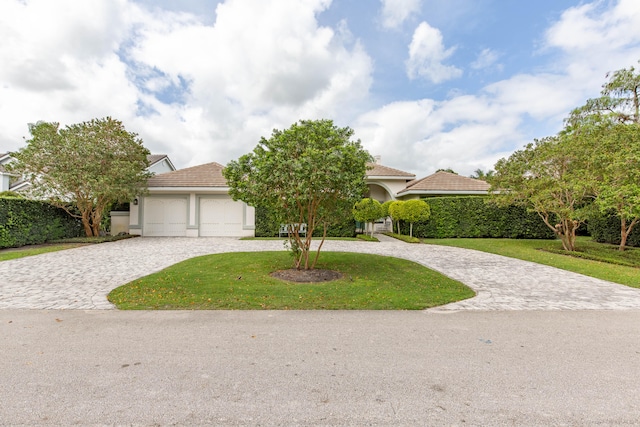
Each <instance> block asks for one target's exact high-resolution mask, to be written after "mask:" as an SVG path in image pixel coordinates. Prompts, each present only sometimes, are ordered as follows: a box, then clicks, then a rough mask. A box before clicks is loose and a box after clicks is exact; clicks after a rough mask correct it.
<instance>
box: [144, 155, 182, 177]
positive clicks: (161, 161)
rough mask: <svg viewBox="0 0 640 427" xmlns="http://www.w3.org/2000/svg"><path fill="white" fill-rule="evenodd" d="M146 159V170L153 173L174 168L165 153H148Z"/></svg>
mask: <svg viewBox="0 0 640 427" xmlns="http://www.w3.org/2000/svg"><path fill="white" fill-rule="evenodd" d="M147 160H148V161H149V167H148V168H147V170H148V171H149V172H151V173H152V174H154V175H158V174H161V173H166V172H171V171H174V170H176V167H175V166H173V163H172V162H171V160H169V156H167V155H166V154H150V155H148V156H147Z"/></svg>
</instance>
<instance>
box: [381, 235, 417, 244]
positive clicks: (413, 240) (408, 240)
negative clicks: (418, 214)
mask: <svg viewBox="0 0 640 427" xmlns="http://www.w3.org/2000/svg"><path fill="white" fill-rule="evenodd" d="M383 234H384V235H385V236H389V237H393V238H394V239H398V240H402V241H403V242H405V243H420V239H418V238H417V237H411V236H405V235H404V234H397V233H383Z"/></svg>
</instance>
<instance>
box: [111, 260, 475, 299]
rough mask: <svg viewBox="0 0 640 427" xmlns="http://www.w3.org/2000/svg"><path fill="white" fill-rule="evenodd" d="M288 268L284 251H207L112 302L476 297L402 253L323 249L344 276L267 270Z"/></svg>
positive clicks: (328, 264)
mask: <svg viewBox="0 0 640 427" xmlns="http://www.w3.org/2000/svg"><path fill="white" fill-rule="evenodd" d="M290 267H291V257H290V255H289V253H287V252H257V253H225V254H216V255H206V256H201V257H197V258H192V259H189V260H186V261H183V262H181V263H178V264H176V265H173V266H171V267H169V268H167V269H165V270H162V271H160V272H158V273H155V274H152V275H150V276H146V277H143V278H141V279H138V280H135V281H133V282H131V283H129V284H126V285H124V286H121V287H119V288H117V289H114V290H113V291H112V292H111V293H110V294H109V301H111V302H112V303H114V304H115V305H116V306H117V307H118V308H120V309H129V310H149V309H151V310H163V309H166V310H174V309H197V310H217V309H225V310H227V309H229V310H261V309H264V310H352V309H353V310H421V309H425V308H428V307H434V306H437V305H442V304H447V303H449V302H453V301H459V300H462V299H466V298H470V297H473V296H474V292H473V291H472V290H471V289H469V288H468V287H466V286H465V285H463V284H462V283H460V282H457V281H455V280H452V279H450V278H448V277H445V276H443V275H441V274H439V273H436V272H435V271H432V270H429V269H427V268H426V267H423V266H421V265H419V264H416V263H413V262H410V261H406V260H401V259H398V258H391V257H382V256H377V255H365V254H356V253H340V252H323V253H322V254H321V255H320V261H319V262H318V265H317V268H325V269H330V270H336V271H339V272H341V273H343V274H344V277H343V278H342V279H339V280H335V281H331V282H322V283H292V282H284V281H282V280H279V279H275V278H273V277H271V276H269V274H270V273H271V272H273V271H277V270H282V269H288V268H290Z"/></svg>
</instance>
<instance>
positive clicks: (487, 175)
mask: <svg viewBox="0 0 640 427" xmlns="http://www.w3.org/2000/svg"><path fill="white" fill-rule="evenodd" d="M494 173H495V171H493V170H492V169H489V170H488V171H486V172H485V171H484V170H482V169H476V170H475V171H474V172H473V174H471V175H470V176H469V178H473V179H481V180H483V181H488V180H490V179H491V178H492V177H493V174H494Z"/></svg>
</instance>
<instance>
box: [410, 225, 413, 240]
mask: <svg viewBox="0 0 640 427" xmlns="http://www.w3.org/2000/svg"><path fill="white" fill-rule="evenodd" d="M409 237H413V223H410V224H409Z"/></svg>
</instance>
